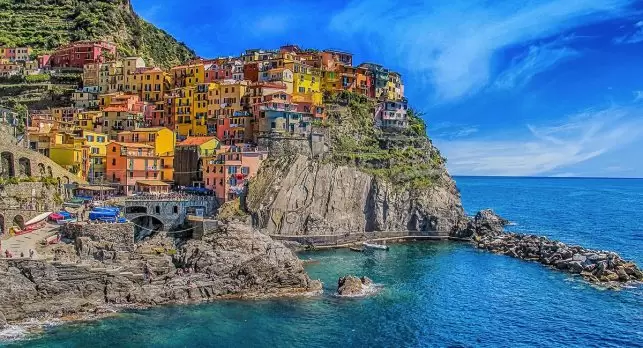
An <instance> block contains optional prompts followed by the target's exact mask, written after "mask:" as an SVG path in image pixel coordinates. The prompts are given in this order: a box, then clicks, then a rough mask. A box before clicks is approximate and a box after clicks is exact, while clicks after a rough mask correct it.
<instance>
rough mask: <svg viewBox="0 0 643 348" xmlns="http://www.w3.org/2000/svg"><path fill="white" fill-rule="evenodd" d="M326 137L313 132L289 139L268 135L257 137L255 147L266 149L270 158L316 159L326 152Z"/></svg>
mask: <svg viewBox="0 0 643 348" xmlns="http://www.w3.org/2000/svg"><path fill="white" fill-rule="evenodd" d="M325 139H327V137H326V136H325V135H324V133H323V132H313V133H311V134H310V135H309V136H308V137H305V138H304V137H289V136H279V135H269V136H263V137H259V138H258V139H257V145H258V146H259V147H260V148H266V149H268V153H269V154H270V156H288V155H294V154H301V155H303V156H306V157H313V158H314V157H318V156H321V155H323V154H324V153H326V152H328V144H327V143H326V142H325Z"/></svg>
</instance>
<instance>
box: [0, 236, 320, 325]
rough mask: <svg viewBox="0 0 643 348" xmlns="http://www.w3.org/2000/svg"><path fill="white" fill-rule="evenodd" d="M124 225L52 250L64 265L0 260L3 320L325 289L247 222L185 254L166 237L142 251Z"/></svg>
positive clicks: (185, 247)
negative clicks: (249, 226) (4, 318)
mask: <svg viewBox="0 0 643 348" xmlns="http://www.w3.org/2000/svg"><path fill="white" fill-rule="evenodd" d="M114 226H117V225H114ZM120 226H121V227H119V228H118V229H116V228H111V229H110V228H106V229H99V228H96V227H95V226H91V227H85V228H84V229H81V231H78V230H77V231H75V232H74V234H75V235H76V237H75V239H76V240H75V243H74V244H73V247H72V245H60V246H57V247H55V250H57V251H55V252H54V251H53V250H50V251H51V252H52V254H54V255H55V256H54V257H55V259H57V260H58V261H52V262H49V261H44V260H0V279H2V284H3V285H2V286H0V318H1V317H2V316H3V315H4V316H5V317H6V318H7V320H8V321H10V322H17V321H20V320H24V319H27V318H52V317H62V316H67V315H77V314H80V315H83V314H93V313H101V312H104V311H112V310H117V309H118V308H122V307H139V306H140V307H145V306H151V305H158V304H172V303H187V302H200V301H208V300H213V299H217V298H253V297H270V296H283V295H297V294H302V293H307V292H311V291H318V290H320V289H321V284H320V283H319V282H318V281H312V280H310V278H308V276H307V275H306V273H305V271H304V268H303V266H302V263H301V261H300V260H299V259H297V257H296V256H295V255H294V254H293V253H292V252H291V251H290V250H289V249H287V248H286V247H284V246H283V245H282V244H281V243H279V242H275V241H273V240H272V239H270V237H268V236H265V235H263V234H260V233H258V232H256V231H253V230H251V229H250V228H248V227H247V225H245V224H231V225H223V226H220V227H219V228H217V229H216V230H213V231H209V233H208V234H207V235H206V236H205V237H204V239H203V240H200V241H196V240H191V241H188V242H185V243H184V244H182V245H180V246H179V247H178V250H177V249H174V248H176V247H177V246H175V244H174V241H173V240H171V239H168V238H160V237H157V238H156V239H155V240H151V241H148V242H146V243H143V244H136V245H135V244H134V243H133V233H134V232H133V229H132V228H129V229H127V228H123V227H122V226H128V225H120ZM130 227H131V226H130ZM83 230H84V231H85V232H83ZM99 231H102V232H99ZM101 233H103V234H104V235H105V236H103V237H105V238H103V237H101V236H100V235H99V234H101ZM108 235H109V236H108ZM114 235H117V236H116V237H115V236H114ZM126 236H130V237H129V238H127V237H126ZM70 248H72V250H69V249H70ZM65 251H67V253H65ZM69 251H72V252H71V253H70V252H69ZM174 252H176V253H174ZM170 254H173V255H170ZM62 260H64V262H63V261H62Z"/></svg>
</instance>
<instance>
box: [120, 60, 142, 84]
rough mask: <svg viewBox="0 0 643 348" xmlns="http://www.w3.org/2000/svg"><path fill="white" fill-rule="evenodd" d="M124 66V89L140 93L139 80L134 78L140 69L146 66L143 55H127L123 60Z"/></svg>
mask: <svg viewBox="0 0 643 348" xmlns="http://www.w3.org/2000/svg"><path fill="white" fill-rule="evenodd" d="M121 64H122V66H123V69H122V73H123V89H122V90H123V91H125V92H131V93H138V90H139V88H140V83H139V81H137V80H135V79H134V76H135V75H136V74H137V71H138V69H141V68H145V61H144V60H143V58H141V57H127V58H123V59H122V60H121Z"/></svg>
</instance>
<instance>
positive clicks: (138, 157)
mask: <svg viewBox="0 0 643 348" xmlns="http://www.w3.org/2000/svg"><path fill="white" fill-rule="evenodd" d="M106 158H107V163H106V166H105V167H106V172H107V176H106V178H107V180H108V181H111V182H112V183H114V184H118V185H119V191H120V192H121V193H123V194H126V195H130V194H132V193H133V192H135V191H136V185H137V182H138V181H149V180H157V179H158V178H159V176H160V167H159V162H160V160H159V158H158V156H156V153H155V151H154V147H152V146H150V145H146V144H138V143H121V142H116V141H112V142H110V143H109V144H107V156H106Z"/></svg>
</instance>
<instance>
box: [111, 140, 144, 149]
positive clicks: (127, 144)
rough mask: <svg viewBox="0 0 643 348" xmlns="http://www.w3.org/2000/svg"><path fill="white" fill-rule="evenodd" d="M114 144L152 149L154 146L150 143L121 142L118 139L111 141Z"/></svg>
mask: <svg viewBox="0 0 643 348" xmlns="http://www.w3.org/2000/svg"><path fill="white" fill-rule="evenodd" d="M113 143H114V144H118V145H120V146H125V147H134V148H139V147H140V148H144V149H153V148H154V147H152V146H150V145H145V144H139V143H121V142H118V141H113Z"/></svg>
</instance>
